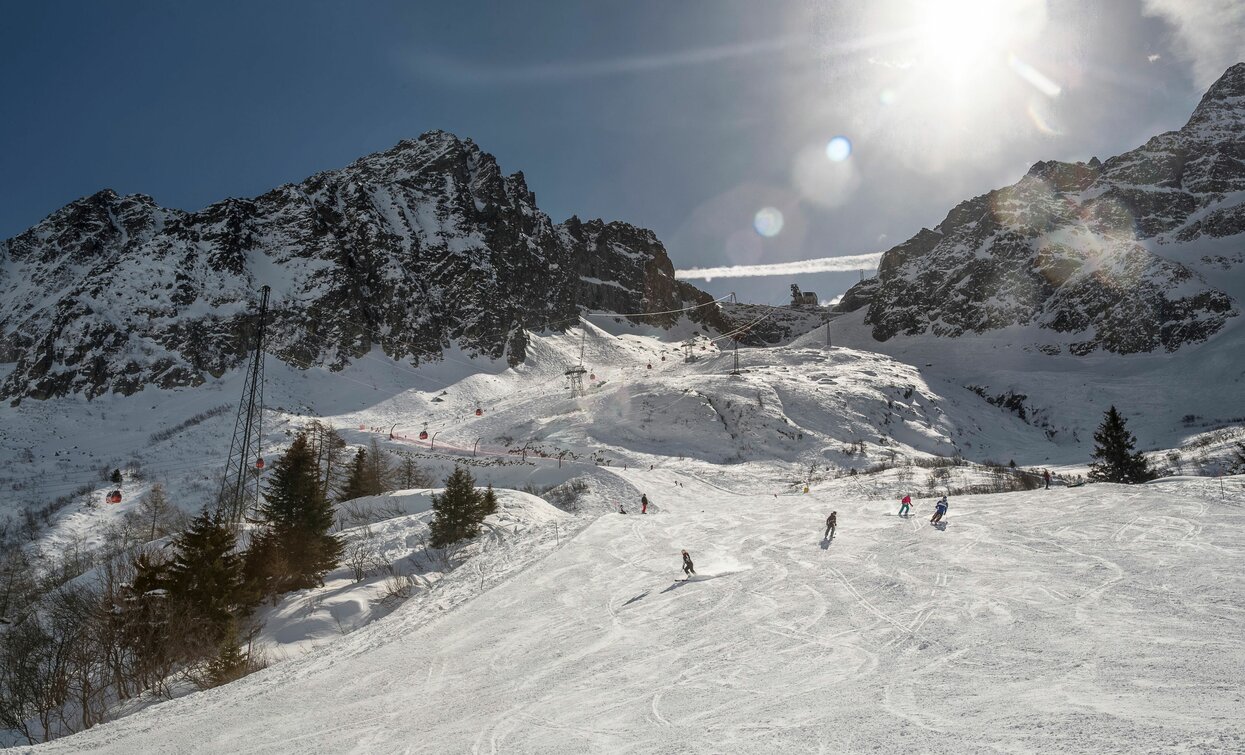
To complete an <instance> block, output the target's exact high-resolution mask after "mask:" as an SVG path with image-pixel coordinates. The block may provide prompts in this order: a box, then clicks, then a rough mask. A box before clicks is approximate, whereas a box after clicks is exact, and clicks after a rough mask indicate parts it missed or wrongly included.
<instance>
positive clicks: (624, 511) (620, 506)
mask: <svg viewBox="0 0 1245 755" xmlns="http://www.w3.org/2000/svg"><path fill="white" fill-rule="evenodd" d="M618 513H619V514H626V513H627V510H626V509H624V508H623V505H622V504H621V503H620V504H618Z"/></svg>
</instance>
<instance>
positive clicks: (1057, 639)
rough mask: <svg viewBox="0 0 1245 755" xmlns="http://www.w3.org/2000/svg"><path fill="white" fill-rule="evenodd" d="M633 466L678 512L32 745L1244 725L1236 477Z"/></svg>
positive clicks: (398, 746) (332, 744)
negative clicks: (872, 485)
mask: <svg viewBox="0 0 1245 755" xmlns="http://www.w3.org/2000/svg"><path fill="white" fill-rule="evenodd" d="M613 474H614V475H616V476H618V477H619V478H621V480H622V481H625V482H626V483H628V484H629V485H630V486H632V487H633V488H634V489H636V490H642V491H645V492H647V493H648V495H649V497H650V499H652V500H653V501H654V502H655V504H656V505H657V506H658V507H659V509H660V513H658V514H653V515H649V516H640V515H638V514H629V515H621V514H605V515H602V516H600V517H599V518H597V519H596V520H595V521H594V522H593V523H591V524H590V525H589V526H587V527H586V528H584V529H583V530H581V531H580V532H579V533H578V534H577V535H575V536H574V537H573V538H571V539H563V540H561V541H560V542H558V543H556V545H555V547H553V548H551V549H550V550H549V552H548V554H547V555H545V556H543V557H542V558H540V559H539V560H537V561H535V562H533V563H531V564H530V565H528V566H526V567H524V568H523V569H521V570H518V571H517V572H516V573H512V574H509V575H508V576H507V578H505V579H504V580H500V581H497V582H496V583H495V584H494V585H493V586H491V587H490V588H489V589H487V590H486V591H485V592H483V593H482V594H479V595H478V596H477V597H474V598H473V599H470V600H468V601H467V602H465V603H462V604H461V605H459V606H458V607H457V608H453V609H452V610H445V611H441V610H437V609H436V607H435V606H430V605H428V604H427V603H424V602H418V601H412V602H410V603H408V604H406V605H404V606H402V607H401V608H399V609H397V610H396V611H395V612H394V613H393V614H391V615H390V616H388V617H387V618H385V619H383V620H381V621H378V622H376V623H373V624H371V625H369V626H367V627H364V628H363V629H361V630H359V631H357V632H354V633H352V634H350V635H347V636H345V637H343V638H341V639H340V640H338V641H337V642H336V643H334V644H333V645H331V646H328V647H326V648H324V649H323V650H322V651H320V652H317V653H314V654H311V655H308V656H306V657H303V658H301V659H297V660H292V661H289V662H286V663H282V664H278V665H276V666H273V667H270V668H269V669H266V670H264V671H261V672H259V673H257V674H254V675H252V676H250V677H247V678H245V679H243V680H241V681H239V682H237V683H234V684H230V685H227V686H225V687H222V688H217V689H215V690H210V691H207V692H203V693H200V694H195V695H191V696H189V697H185V698H181V699H178V700H174V701H172V702H168V703H164V704H161V705H158V706H154V707H151V708H148V709H147V710H144V711H142V712H140V713H138V714H136V715H134V716H131V717H128V718H124V719H121V720H118V721H115V722H112V723H108V724H104V725H102V726H99V727H96V728H94V729H91V730H88V731H86V732H84V733H82V734H78V735H74V736H71V737H67V738H65V739H61V740H58V741H55V742H52V743H50V744H48V745H42V746H39V747H37V748H33V749H34V750H36V751H38V752H42V753H55V752H82V751H91V752H111V753H134V752H232V753H261V752H263V753H266V752H299V753H340V752H359V753H364V752H366V753H458V752H473V753H480V752H487V753H503V752H504V753H514V752H542V753H581V752H633V753H670V752H732V753H750V752H866V751H867V752H882V753H888V752H896V753H898V752H935V753H975V752H1052V751H1065V752H1094V753H1109V752H1120V753H1137V752H1171V751H1188V752H1241V751H1243V750H1245V724H1243V723H1242V721H1241V719H1240V716H1239V711H1240V706H1241V704H1242V702H1243V699H1242V698H1243V697H1245V691H1243V690H1245V647H1243V646H1242V644H1241V642H1240V626H1241V620H1242V618H1243V615H1242V614H1243V608H1242V607H1243V606H1245V549H1243V548H1242V545H1241V539H1240V533H1241V531H1242V526H1243V525H1245V514H1243V513H1242V509H1241V507H1240V499H1241V498H1242V480H1241V478H1239V477H1238V478H1231V479H1230V480H1228V481H1227V482H1226V485H1225V487H1224V493H1223V494H1221V491H1220V487H1219V483H1218V482H1213V481H1209V480H1205V479H1197V478H1178V479H1172V480H1167V481H1163V482H1159V483H1154V484H1150V485H1146V486H1137V487H1125V486H1111V485H1094V486H1086V487H1081V488H1056V489H1053V490H1050V491H1033V492H1028V493H1012V494H1005V495H991V496H976V497H964V498H953V499H952V500H951V509H950V512H949V514H948V521H947V526H946V527H945V529H936V528H934V527H932V526H930V525H929V524H928V522H927V520H928V516H929V508H930V506H929V500H928V498H921V499H919V502H918V503H917V505H916V506H915V507H914V516H912V517H911V518H907V519H903V518H899V517H897V516H894V515H893V514H894V511H895V509H896V508H897V507H896V505H894V504H891V503H886V502H880V501H877V500H875V499H870V498H866V497H864V496H862V495H860V491H859V490H858V489H857V487H856V485H857V483H856V481H855V479H854V478H851V479H848V478H844V479H840V480H837V481H834V482H831V483H826V484H825V485H823V486H819V487H818V488H817V489H816V490H815V491H814V492H813V493H811V494H808V495H781V496H775V495H773V494H772V493H771V492H769V491H768V490H767V489H765V488H766V486H765V485H763V484H762V483H761V482H760V481H754V485H753V487H752V490H750V491H749V490H747V489H746V480H745V479H744V477H743V476H742V475H737V476H736V477H734V478H733V479H732V481H731V482H732V484H731V486H730V487H731V489H732V490H733V491H734V492H728V491H727V490H726V489H725V488H724V487H722V486H720V485H719V479H718V478H715V477H711V476H708V475H704V474H703V473H701V472H697V471H696V470H692V471H687V470H683V469H679V468H677V465H676V464H674V463H673V462H672V463H670V464H668V465H667V466H666V468H663V469H658V470H654V471H652V472H650V471H648V470H647V468H645V469H644V470H643V471H639V470H634V469H632V470H628V471H626V472H623V471H622V470H613ZM676 482H679V483H681V484H682V487H678V486H676V484H675V483H676ZM902 492H904V491H901V490H896V491H895V495H894V498H895V499H898V498H899V497H900V495H901V494H902ZM912 492H916V491H915V490H914V491H912ZM831 509H834V510H837V512H838V522H839V530H838V533H837V536H836V537H835V538H834V539H833V540H832V541H829V542H823V541H821V535H822V527H823V522H824V519H825V516H826V514H827V513H829V511H830V510H831ZM544 542H545V544H546V545H547V541H544ZM681 548H687V549H688V550H689V551H690V552H691V554H692V556H693V558H694V559H695V562H696V569H697V572H698V576H697V577H696V578H694V579H693V580H691V581H687V582H683V581H678V580H677V579H676V578H678V577H681V576H682V575H681V574H680V572H679V550H680V549H681Z"/></svg>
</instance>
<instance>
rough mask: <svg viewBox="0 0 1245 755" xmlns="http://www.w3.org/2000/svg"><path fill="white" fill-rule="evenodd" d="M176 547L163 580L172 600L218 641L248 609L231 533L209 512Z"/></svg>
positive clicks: (238, 557)
mask: <svg viewBox="0 0 1245 755" xmlns="http://www.w3.org/2000/svg"><path fill="white" fill-rule="evenodd" d="M174 548H175V553H174V555H173V558H172V560H171V561H170V563H169V564H168V568H167V572H166V574H167V576H166V577H165V580H166V584H167V589H168V591H169V596H170V599H171V600H172V601H174V602H176V604H177V605H178V606H181V607H182V608H183V610H185V611H187V612H188V613H191V614H192V615H193V616H194V617H195V618H196V619H197V620H198V621H200V622H202V624H203V626H204V628H205V630H206V632H205V634H206V636H207V637H209V638H211V640H212V641H213V642H214V643H215V642H220V641H221V640H222V639H223V638H224V636H225V634H226V633H227V632H228V631H229V628H230V627H232V626H233V621H234V618H235V616H237V615H239V614H240V613H244V612H245V611H246V609H247V607H248V606H247V600H246V594H245V590H244V582H243V571H242V563H243V562H242V555H241V554H239V553H238V552H237V539H236V538H235V537H234V534H233V530H232V529H231V528H230V527H229V525H228V524H227V523H226V522H225V521H224V520H223V519H222V518H220V517H219V516H217V515H215V514H212V513H211V512H210V511H209V510H208V509H206V508H205V509H204V510H203V511H202V512H200V514H199V515H198V516H197V517H195V518H194V519H193V520H191V522H190V527H189V528H188V529H187V530H186V531H185V532H183V533H182V534H180V535H178V537H177V539H176V540H175V541H174Z"/></svg>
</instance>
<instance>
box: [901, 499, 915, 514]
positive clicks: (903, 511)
mask: <svg viewBox="0 0 1245 755" xmlns="http://www.w3.org/2000/svg"><path fill="white" fill-rule="evenodd" d="M900 503H901V504H903V505H901V506H900V507H899V515H900V516H907V515H908V510H909V509H910V508H911V507H912V496H910V495H906V496H904V497H903V500H902V501H900Z"/></svg>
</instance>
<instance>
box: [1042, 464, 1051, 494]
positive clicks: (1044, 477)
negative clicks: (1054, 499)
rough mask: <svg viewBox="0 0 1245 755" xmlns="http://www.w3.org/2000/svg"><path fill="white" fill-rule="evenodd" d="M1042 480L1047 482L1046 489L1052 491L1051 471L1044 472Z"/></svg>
mask: <svg viewBox="0 0 1245 755" xmlns="http://www.w3.org/2000/svg"><path fill="white" fill-rule="evenodd" d="M1042 478H1043V479H1044V480H1046V489H1047V490H1050V470H1049V469H1043V470H1042Z"/></svg>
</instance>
